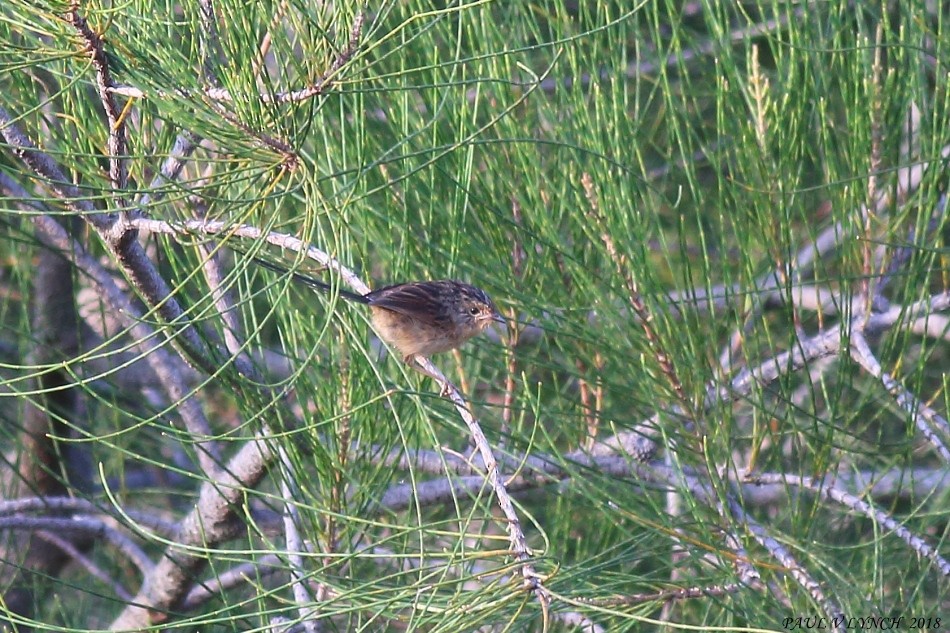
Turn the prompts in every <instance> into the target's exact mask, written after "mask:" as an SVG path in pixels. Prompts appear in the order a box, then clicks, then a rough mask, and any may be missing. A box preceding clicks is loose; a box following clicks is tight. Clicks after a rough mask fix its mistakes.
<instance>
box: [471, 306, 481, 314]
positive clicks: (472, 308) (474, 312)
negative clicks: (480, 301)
mask: <svg viewBox="0 0 950 633" xmlns="http://www.w3.org/2000/svg"><path fill="white" fill-rule="evenodd" d="M479 312H481V310H479V309H478V307H477V306H472V307H471V308H469V309H468V313H469V314H471V315H472V316H478V313H479Z"/></svg>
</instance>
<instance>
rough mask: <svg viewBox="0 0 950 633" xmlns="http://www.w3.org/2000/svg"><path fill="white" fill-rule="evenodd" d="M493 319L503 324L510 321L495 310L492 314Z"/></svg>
mask: <svg viewBox="0 0 950 633" xmlns="http://www.w3.org/2000/svg"><path fill="white" fill-rule="evenodd" d="M491 320H492V321H497V322H498V323H501V324H502V325H508V321H506V320H505V317H503V316H501V315H500V314H499V313H498V312H495V313H494V314H493V315H491Z"/></svg>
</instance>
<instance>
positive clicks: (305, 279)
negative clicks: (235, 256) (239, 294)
mask: <svg viewBox="0 0 950 633" xmlns="http://www.w3.org/2000/svg"><path fill="white" fill-rule="evenodd" d="M251 259H253V260H254V263H256V264H258V265H260V266H263V267H264V268H267V269H268V270H273V271H274V272H275V273H280V274H281V275H287V274H289V275H290V278H291V279H293V280H294V281H298V282H300V283H302V284H306V285H308V286H310V287H311V288H316V289H317V290H321V291H323V292H329V293H336V294H338V295H340V296H341V297H343V298H344V299H348V300H349V301H356V302H357V303H369V299H367V298H366V297H364V296H363V295H359V294H356V293H355V292H350V291H349V290H343V289H342V288H337V287H334V286H331V285H330V284H328V283H326V282H324V281H320V280H319V279H314V278H313V277H309V276H307V275H301V274H300V273H298V272H294V271H292V270H290V269H289V268H285V267H283V266H279V265H278V264H275V263H273V262H271V261H268V260H266V259H261V258H260V257H252V258H251Z"/></svg>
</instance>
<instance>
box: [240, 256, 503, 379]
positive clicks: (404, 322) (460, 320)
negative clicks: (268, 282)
mask: <svg viewBox="0 0 950 633" xmlns="http://www.w3.org/2000/svg"><path fill="white" fill-rule="evenodd" d="M254 261H255V262H257V263H258V264H260V265H261V266H264V267H265V268H268V269H270V270H273V271H275V272H278V273H280V274H288V273H289V274H290V275H291V277H292V278H293V279H294V280H295V281H299V282H301V283H304V284H306V285H308V286H310V287H312V288H316V289H317V290H321V291H324V292H331V291H333V290H334V289H333V288H332V287H331V286H330V285H329V284H327V283H325V282H323V281H320V280H319V279H314V278H313V277H308V276H307V275H301V274H300V273H296V272H293V271H291V270H288V269H287V268H283V267H281V266H278V265H277V264H274V263H272V262H269V261H267V260H264V259H258V258H256V257H255V258H254ZM336 292H337V294H339V295H340V296H341V297H343V298H344V299H347V300H349V301H355V302H357V303H365V304H366V305H368V306H369V307H370V309H371V310H372V311H373V327H374V328H375V329H376V332H377V333H378V334H379V337H380V338H381V339H382V340H383V341H385V342H386V343H387V344H389V345H392V346H393V347H395V348H396V349H397V350H398V351H399V353H400V354H402V357H403V360H404V361H405V362H406V363H407V364H409V365H411V366H413V367H415V368H416V369H420V370H421V368H419V367H418V365H415V364H414V362H413V361H414V360H415V358H416V357H418V356H425V357H428V356H431V355H432V354H438V353H439V352H447V351H449V350H452V349H455V348H457V347H460V346H461V345H462V344H463V343H464V342H465V341H467V340H468V339H470V338H472V337H473V336H475V335H476V334H480V333H481V332H483V331H485V329H487V328H488V326H489V325H491V323H492V321H497V322H499V323H504V322H505V319H504V318H503V317H502V316H501V314H499V313H498V309H497V308H496V307H495V304H494V303H493V302H492V300H491V298H490V297H489V296H488V294H486V293H485V291H484V290H482V289H480V288H476V287H475V286H471V285H469V284H466V283H462V282H461V281H455V280H453V279H443V280H439V281H414V282H410V283H404V284H394V285H392V286H384V287H383V288H379V289H377V290H373V291H372V292H369V293H367V294H365V295H360V294H356V293H355V292H349V291H347V290H341V289H336ZM423 373H426V374H428V372H425V371H423ZM433 378H436V377H435V376H433Z"/></svg>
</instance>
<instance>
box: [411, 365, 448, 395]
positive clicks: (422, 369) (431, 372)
mask: <svg viewBox="0 0 950 633" xmlns="http://www.w3.org/2000/svg"><path fill="white" fill-rule="evenodd" d="M402 360H403V362H404V363H406V364H407V365H409V366H410V367H412V368H413V369H415V370H416V371H417V372H419V373H420V374H424V375H426V376H428V377H429V378H431V379H432V380H434V381H436V382H437V383H438V384H439V387H440V391H439V395H441V396H442V397H443V398H444V397H445V396H447V395H449V393H450V392H451V390H452V387H451V386H450V385H449V380H448V378H446V377H445V376H444V375H442V372H440V371H439V370H438V369H436V368H435V367H434V366H433V365H432V363H431V362H429V359H428V358H426V357H425V356H418V355H416V354H409V355H408V356H405V357H404V358H403V359H402Z"/></svg>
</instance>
